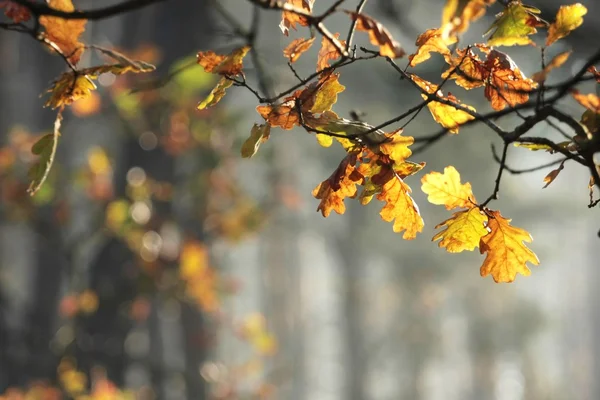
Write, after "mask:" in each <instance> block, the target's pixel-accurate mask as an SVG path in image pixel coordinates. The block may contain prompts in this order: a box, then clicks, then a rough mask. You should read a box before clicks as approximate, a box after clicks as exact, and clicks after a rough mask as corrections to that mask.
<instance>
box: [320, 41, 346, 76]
mask: <svg viewBox="0 0 600 400" xmlns="http://www.w3.org/2000/svg"><path fill="white" fill-rule="evenodd" d="M339 37H340V34H339V33H336V34H334V35H333V38H334V39H335V40H338V39H339ZM338 41H339V42H340V47H342V48H344V47H345V46H346V41H345V40H338ZM341 56H342V55H341V54H340V52H339V51H338V49H337V48H336V47H335V46H334V45H333V44H332V43H331V41H330V40H328V39H327V38H326V37H323V40H322V41H321V50H319V55H318V56H317V72H319V71H323V70H324V69H325V68H327V67H329V61H331V60H336V59H338V58H340V57H341Z"/></svg>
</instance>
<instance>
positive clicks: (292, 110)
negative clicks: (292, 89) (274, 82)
mask: <svg viewBox="0 0 600 400" xmlns="http://www.w3.org/2000/svg"><path fill="white" fill-rule="evenodd" d="M297 108H298V107H296V100H295V99H293V98H292V99H290V100H287V101H285V102H284V103H282V104H279V105H275V106H272V105H264V106H258V107H256V111H257V112H258V113H259V114H260V115H261V116H262V117H263V118H264V119H265V121H267V123H268V124H269V125H271V126H275V127H280V128H281V129H285V130H290V129H293V128H294V126H297V125H300V114H298V110H297Z"/></svg>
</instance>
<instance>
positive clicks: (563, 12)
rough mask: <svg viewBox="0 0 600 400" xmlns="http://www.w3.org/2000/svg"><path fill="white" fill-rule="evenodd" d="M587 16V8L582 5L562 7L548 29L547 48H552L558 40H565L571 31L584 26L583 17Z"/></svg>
mask: <svg viewBox="0 0 600 400" xmlns="http://www.w3.org/2000/svg"><path fill="white" fill-rule="evenodd" d="M585 14H587V8H586V7H585V6H584V5H583V4H581V3H575V4H571V5H569V6H560V8H559V9H558V12H557V13H556V20H555V21H554V22H553V23H552V24H550V28H548V37H547V38H546V46H550V45H551V44H552V43H554V42H556V41H557V40H558V39H562V38H564V37H565V36H567V35H568V34H569V33H571V31H573V30H574V29H576V28H577V27H579V26H580V25H581V24H583V16H584V15H585Z"/></svg>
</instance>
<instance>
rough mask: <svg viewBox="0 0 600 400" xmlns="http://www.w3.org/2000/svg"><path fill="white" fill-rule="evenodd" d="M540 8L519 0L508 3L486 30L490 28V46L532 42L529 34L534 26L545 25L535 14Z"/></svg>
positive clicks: (528, 43)
mask: <svg viewBox="0 0 600 400" xmlns="http://www.w3.org/2000/svg"><path fill="white" fill-rule="evenodd" d="M539 13H540V10H538V9H537V8H535V7H530V6H525V5H523V4H522V3H521V1H520V0H513V1H511V2H510V3H508V6H507V7H506V8H505V9H504V11H503V12H502V13H500V14H498V16H497V18H496V21H494V23H493V24H492V26H491V27H490V29H489V30H488V31H487V32H486V34H488V33H489V32H491V31H492V30H493V31H494V32H492V35H491V36H490V38H489V39H488V42H487V43H488V45H490V46H514V45H531V44H534V43H533V41H532V40H531V39H529V35H533V34H534V33H536V32H537V30H536V29H535V28H536V27H541V26H546V25H547V23H546V22H545V21H544V20H542V19H541V18H539V17H538V16H537V15H535V14H539Z"/></svg>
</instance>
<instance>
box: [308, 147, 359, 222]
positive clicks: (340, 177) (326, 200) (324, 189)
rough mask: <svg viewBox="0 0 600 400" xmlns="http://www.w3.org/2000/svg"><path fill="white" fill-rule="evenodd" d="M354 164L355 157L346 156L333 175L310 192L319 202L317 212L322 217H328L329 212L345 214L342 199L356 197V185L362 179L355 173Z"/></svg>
mask: <svg viewBox="0 0 600 400" xmlns="http://www.w3.org/2000/svg"><path fill="white" fill-rule="evenodd" d="M355 164H356V155H348V156H346V157H345V158H344V159H343V160H342V162H341V163H340V165H339V166H338V167H337V169H336V170H335V171H334V173H333V174H332V175H331V176H330V177H329V178H328V179H326V180H325V181H323V182H321V183H320V184H319V185H318V186H317V187H316V188H315V189H314V190H313V191H312V195H313V196H314V197H315V198H316V199H318V200H321V202H320V203H319V206H318V207H317V211H321V214H322V215H323V216H324V217H328V216H329V214H331V211H335V212H336V213H338V214H343V213H344V212H346V205H345V204H344V199H345V198H346V197H351V198H352V197H355V196H356V192H357V188H356V184H357V183H358V182H360V181H362V179H363V177H362V175H360V174H359V173H358V172H356V168H355Z"/></svg>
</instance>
